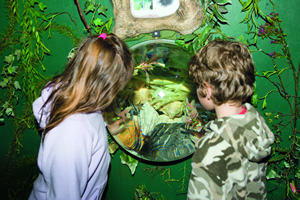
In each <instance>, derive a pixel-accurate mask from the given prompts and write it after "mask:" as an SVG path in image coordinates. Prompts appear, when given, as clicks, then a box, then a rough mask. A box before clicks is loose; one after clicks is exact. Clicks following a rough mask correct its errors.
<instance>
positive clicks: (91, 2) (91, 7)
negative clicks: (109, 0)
mask: <svg viewBox="0 0 300 200" xmlns="http://www.w3.org/2000/svg"><path fill="white" fill-rule="evenodd" d="M106 11H107V8H106V6H104V5H101V4H100V3H96V1H95V0H87V1H86V2H85V9H84V12H85V14H86V15H87V14H88V13H90V12H91V13H93V16H92V19H91V22H90V27H91V28H92V29H93V30H94V32H95V34H101V33H102V32H104V31H105V32H110V30H111V26H112V20H113V19H112V17H111V18H110V20H109V21H106V22H104V21H102V19H101V18H100V17H98V18H96V14H98V15H100V16H101V15H102V16H105V17H106Z"/></svg>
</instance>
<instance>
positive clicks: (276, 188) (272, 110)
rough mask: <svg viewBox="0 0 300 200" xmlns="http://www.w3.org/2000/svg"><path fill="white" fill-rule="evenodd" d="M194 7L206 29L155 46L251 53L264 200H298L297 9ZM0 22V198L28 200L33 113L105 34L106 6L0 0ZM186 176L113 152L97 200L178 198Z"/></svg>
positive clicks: (179, 165)
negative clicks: (211, 44)
mask: <svg viewBox="0 0 300 200" xmlns="http://www.w3.org/2000/svg"><path fill="white" fill-rule="evenodd" d="M199 1H200V3H201V5H202V9H203V10H204V14H205V20H204V23H203V24H202V25H201V27H200V28H199V29H198V30H196V31H195V32H194V33H193V34H188V35H180V34H179V33H175V32H173V31H162V32H161V38H166V39H173V40H175V41H176V43H177V44H178V45H180V46H182V48H185V49H187V50H188V51H190V52H191V53H194V52H195V51H197V50H198V49H200V48H201V47H202V46H203V45H205V44H207V42H208V41H210V40H212V39H214V38H223V39H234V40H240V41H242V42H244V43H245V44H247V45H248V46H249V48H250V49H251V50H252V52H253V57H254V61H255V64H256V68H257V78H256V91H255V94H254V96H253V98H252V103H253V104H254V105H256V106H257V108H258V110H259V111H260V112H261V113H262V114H263V115H264V117H265V119H266V120H267V121H268V124H269V127H270V128H272V130H273V132H274V134H275V136H276V141H275V144H274V145H273V150H272V156H271V158H270V160H269V169H268V174H267V175H268V183H267V187H268V188H267V191H268V199H279V197H280V198H281V199H299V198H300V195H299V193H300V180H299V179H300V169H299V156H300V155H299V152H300V135H299V130H300V123H299V120H298V118H299V107H300V104H299V66H300V65H299V63H300V51H299V49H298V48H299V46H300V36H299V34H298V33H299V31H300V26H299V25H300V24H299V22H300V16H299V13H298V10H297V6H298V5H299V4H298V3H299V1H298V0H288V1H281V0H264V1H260V0H239V1H232V2H231V1H229V0H199ZM128 2H129V0H128ZM80 14H82V16H81V15H80ZM0 16H1V23H0V34H1V35H0V58H1V63H2V68H1V70H2V74H1V76H0V138H1V140H0V166H1V171H0V178H1V179H0V199H26V198H27V197H28V195H29V193H30V190H31V187H32V183H33V181H34V179H35V178H36V175H37V172H38V169H37V166H36V156H37V153H38V148H39V144H40V136H39V134H38V127H37V126H36V122H35V120H34V118H33V115H32V111H31V104H32V102H33V101H34V99H36V98H37V97H38V96H39V94H40V91H41V88H42V87H43V86H44V84H45V83H47V81H48V80H49V79H51V77H52V76H54V75H56V74H58V73H60V72H61V71H62V70H63V69H64V67H65V64H66V63H67V61H68V56H71V55H72V49H73V48H76V46H77V45H78V44H79V43H80V41H81V39H82V38H84V37H85V36H87V35H89V34H90V33H92V34H99V33H101V32H103V31H104V32H111V31H112V30H113V27H114V14H113V5H112V2H111V1H107V0H106V1H100V0H81V1H80V2H79V1H78V0H75V1H73V0H72V1H71V0H64V1H61V0H51V1H50V0H22V1H21V0H3V1H0ZM148 39H153V38H152V34H151V33H149V34H142V35H140V36H138V37H135V38H126V39H125V41H126V43H127V44H128V45H129V46H133V45H134V44H136V43H138V42H142V41H145V40H148ZM121 158H122V160H123V161H124V160H125V164H122V163H121ZM133 166H134V167H133ZM129 167H131V169H130V168H129ZM135 167H136V168H135ZM190 169H191V160H190V157H188V158H186V159H183V160H180V161H177V162H172V163H151V162H145V161H142V160H140V161H137V160H135V159H133V158H131V157H130V156H128V155H127V154H125V153H124V152H123V151H121V150H117V151H116V152H114V154H112V161H111V169H110V171H109V182H108V187H107V189H106V191H105V195H104V199H167V200H171V199H172V200H175V199H178V200H181V199H186V191H187V186H188V179H189V174H190ZM131 170H133V171H131Z"/></svg>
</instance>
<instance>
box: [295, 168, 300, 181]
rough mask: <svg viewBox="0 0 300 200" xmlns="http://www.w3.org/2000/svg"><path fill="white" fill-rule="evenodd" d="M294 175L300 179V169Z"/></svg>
mask: <svg viewBox="0 0 300 200" xmlns="http://www.w3.org/2000/svg"><path fill="white" fill-rule="evenodd" d="M295 175H296V177H297V178H298V179H300V169H298V171H297V172H296V173H295Z"/></svg>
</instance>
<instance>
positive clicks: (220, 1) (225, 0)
mask: <svg viewBox="0 0 300 200" xmlns="http://www.w3.org/2000/svg"><path fill="white" fill-rule="evenodd" d="M214 2H215V3H217V4H219V5H224V4H227V3H231V1H230V0H214Z"/></svg>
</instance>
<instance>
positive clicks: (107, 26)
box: [105, 17, 113, 31]
mask: <svg viewBox="0 0 300 200" xmlns="http://www.w3.org/2000/svg"><path fill="white" fill-rule="evenodd" d="M112 20H113V18H112V17H111V18H110V20H109V21H108V22H107V23H106V24H105V28H106V30H108V31H110V28H111V25H112Z"/></svg>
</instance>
